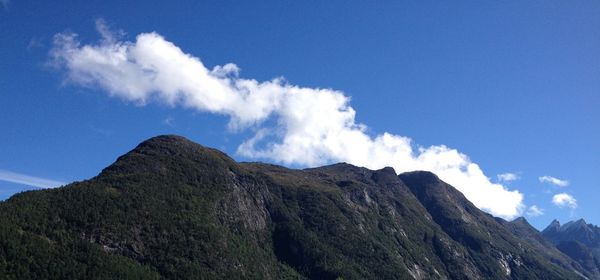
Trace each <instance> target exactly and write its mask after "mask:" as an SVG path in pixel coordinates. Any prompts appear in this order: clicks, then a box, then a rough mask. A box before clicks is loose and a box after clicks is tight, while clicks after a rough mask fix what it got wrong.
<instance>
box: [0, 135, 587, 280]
mask: <svg viewBox="0 0 600 280" xmlns="http://www.w3.org/2000/svg"><path fill="white" fill-rule="evenodd" d="M0 223H1V224H2V225H3V226H2V227H1V228H0V275H2V277H4V278H6V279H57V278H59V279H67V278H68V279H107V278H113V279H114V278H120V279H160V278H165V279H197V278H201V279H240V278H245V279H303V278H311V279H336V278H338V277H341V278H343V279H583V275H589V273H588V272H587V271H585V270H584V269H582V268H581V267H579V266H575V265H572V264H570V263H569V262H570V259H569V258H568V257H566V256H564V255H561V253H560V252H552V253H548V252H547V251H546V250H545V249H543V248H542V247H541V246H540V245H539V244H536V243H535V242H534V241H532V240H531V239H530V238H524V237H523V236H519V234H516V233H515V231H511V229H510V226H509V225H507V224H506V223H507V222H504V221H502V220H499V219H495V218H493V217H492V216H490V215H488V214H486V213H484V212H482V211H480V210H479V209H477V208H476V207H475V206H474V205H473V204H471V203H470V202H469V201H468V200H466V198H465V197H464V196H463V195H462V194H461V193H460V192H458V191H457V190H456V189H454V188H453V187H451V186H450V185H448V184H446V183H444V182H443V181H441V180H440V179H439V178H438V177H437V176H435V175H434V174H432V173H429V172H411V173H405V174H400V175H399V176H397V174H396V173H395V171H394V170H393V169H392V168H384V169H381V170H369V169H365V168H361V167H356V166H352V165H349V164H344V163H340V164H334V165H330V166H324V167H319V168H311V169H304V170H295V169H287V168H284V167H280V166H275V165H269V164H263V163H237V162H235V161H234V160H232V159H231V158H229V157H228V156H227V155H225V154H224V153H222V152H220V151H218V150H214V149H210V148H206V147H203V146H201V145H199V144H196V143H193V142H191V141H189V140H187V139H185V138H183V137H179V136H158V137H154V138H151V139H149V140H147V141H144V142H143V143H141V144H140V145H138V146H137V147H136V148H135V149H133V150H132V151H130V152H129V153H127V154H125V155H123V156H121V157H119V158H118V159H117V161H116V162H115V163H114V164H112V165H111V166H109V167H107V168H106V169H104V170H103V171H102V172H101V173H100V174H99V175H98V176H96V177H94V178H91V179H90V180H86V181H82V182H76V183H73V184H70V185H68V186H65V187H62V188H58V189H50V190H42V191H29V192H25V193H21V194H18V195H15V196H13V197H12V198H10V199H9V200H7V201H6V202H2V203H0ZM554 255H556V256H559V257H554V258H553V257H551V256H554Z"/></svg>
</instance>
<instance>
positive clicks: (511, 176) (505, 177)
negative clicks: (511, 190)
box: [497, 172, 521, 182]
mask: <svg viewBox="0 0 600 280" xmlns="http://www.w3.org/2000/svg"><path fill="white" fill-rule="evenodd" d="M497 176H498V181H500V182H512V181H516V180H519V179H521V177H519V174H516V173H508V172H507V173H502V174H498V175H497Z"/></svg>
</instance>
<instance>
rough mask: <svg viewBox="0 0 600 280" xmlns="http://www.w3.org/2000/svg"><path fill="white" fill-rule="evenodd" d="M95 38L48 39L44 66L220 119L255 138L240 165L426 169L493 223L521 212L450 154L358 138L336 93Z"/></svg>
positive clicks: (120, 93)
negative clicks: (257, 161) (254, 161)
mask: <svg viewBox="0 0 600 280" xmlns="http://www.w3.org/2000/svg"><path fill="white" fill-rule="evenodd" d="M97 29H98V30H99V32H100V33H101V35H102V36H103V39H102V40H100V41H99V42H98V43H96V44H81V43H80V42H79V41H78V40H77V35H75V34H69V33H62V34H57V35H56V36H55V38H54V48H53V50H52V52H51V57H52V60H53V62H54V63H55V65H57V66H58V67H60V68H62V69H64V70H66V72H67V81H69V82H71V83H73V84H77V85H83V86H89V87H100V88H103V89H104V90H106V91H107V92H108V93H109V94H110V95H111V96H115V97H118V98H121V99H124V100H126V101H129V102H134V103H136V104H141V105H143V104H146V103H148V102H161V103H166V104H169V105H172V106H177V105H179V106H183V107H186V108H192V109H195V110H198V111H203V112H211V113H216V114H220V115H225V116H228V117H229V118H230V122H229V128H230V129H232V130H242V129H249V130H251V131H253V132H254V133H255V134H254V136H253V137H251V138H250V139H247V140H246V141H244V142H243V143H242V144H241V145H240V146H239V147H238V150H237V152H238V154H239V155H242V156H245V157H249V158H262V159H270V160H273V161H276V162H280V163H283V164H296V165H302V166H316V165H322V164H327V163H331V162H338V161H345V162H349V163H352V164H355V165H360V166H365V167H368V168H372V169H375V168H382V167H385V166H392V167H394V168H395V169H396V171H397V172H405V171H412V170H429V171H432V172H434V173H436V174H437V175H438V176H439V177H440V178H441V179H443V180H444V181H446V182H448V183H450V184H452V185H453V186H455V187H456V188H457V189H458V190H460V191H461V192H462V193H463V194H464V195H465V196H466V197H467V198H468V199H469V200H471V201H472V202H473V203H474V204H475V205H477V206H478V207H479V208H481V209H483V210H485V211H488V212H490V213H491V214H493V215H496V216H501V217H504V218H512V217H516V216H518V215H520V214H521V212H522V208H523V205H522V201H523V195H522V194H521V193H520V192H518V191H516V190H508V189H507V188H506V187H504V186H502V185H501V184H497V183H492V182H491V181H490V179H489V178H488V177H486V176H485V174H484V173H483V171H482V170H481V168H480V167H479V165H477V164H476V163H474V162H472V161H471V160H470V159H469V158H468V157H467V156H466V155H464V154H462V153H460V152H459V151H457V150H455V149H452V148H448V147H446V146H444V145H439V146H431V147H420V146H416V145H414V144H413V143H412V140H411V139H410V138H408V137H404V136H399V135H394V134H391V133H387V132H386V133H383V134H379V135H376V136H371V135H369V134H367V133H366V130H367V126H365V125H363V124H361V123H357V122H356V120H355V115H356V112H355V111H354V109H353V108H352V107H351V106H350V104H349V103H350V98H349V97H348V96H346V95H344V93H343V92H341V91H338V90H333V89H326V88H307V87H300V86H295V85H291V84H289V83H288V82H286V81H285V80H284V79H282V78H276V79H273V80H270V81H264V82H259V81H257V80H253V79H245V78H240V76H239V73H240V69H239V68H238V66H237V65H235V64H231V63H230V64H226V65H223V66H215V67H213V68H212V69H208V68H207V67H206V66H205V65H204V64H203V63H202V61H201V60H200V59H199V58H198V57H194V56H192V55H189V54H186V53H184V52H183V51H182V50H181V49H180V48H178V47H177V46H176V45H174V44H173V43H171V42H169V41H167V40H165V38H163V37H162V36H160V35H159V34H157V33H154V32H153V33H142V34H139V35H138V36H137V37H136V40H135V42H129V41H118V40H115V36H113V35H111V34H110V33H107V29H106V26H105V25H104V24H103V22H99V23H98V27H97ZM266 120H273V121H269V122H266ZM273 124H274V125H273Z"/></svg>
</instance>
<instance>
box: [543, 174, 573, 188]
mask: <svg viewBox="0 0 600 280" xmlns="http://www.w3.org/2000/svg"><path fill="white" fill-rule="evenodd" d="M538 179H539V180H540V182H541V183H549V184H552V185H555V186H559V187H566V186H568V185H569V181H567V180H561V179H558V178H555V177H552V176H542V177H539V178H538Z"/></svg>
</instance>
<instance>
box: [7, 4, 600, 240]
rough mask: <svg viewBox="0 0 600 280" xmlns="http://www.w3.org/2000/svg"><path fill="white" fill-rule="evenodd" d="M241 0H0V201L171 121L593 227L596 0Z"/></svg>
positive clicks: (226, 140)
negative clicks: (411, 174)
mask: <svg viewBox="0 0 600 280" xmlns="http://www.w3.org/2000/svg"><path fill="white" fill-rule="evenodd" d="M45 2H47V3H45ZM124 2H127V3H124ZM241 2H243V3H240V1H180V2H178V4H177V5H174V4H173V3H169V2H164V1H160V2H150V1H86V2H81V3H78V2H77V1H72V2H66V1H64V2H62V1H41V3H40V1H16V0H2V1H0V130H1V132H0V199H6V198H8V197H10V196H11V195H12V194H14V193H17V192H20V191H23V190H30V189H42V188H49V187H57V186H60V185H64V184H67V183H69V182H73V181H80V180H85V179H87V178H91V177H93V176H95V175H97V174H98V173H99V172H100V171H101V170H102V169H103V168H104V167H106V166H108V165H110V164H111V163H112V162H114V161H115V160H116V158H117V157H118V156H119V155H122V154H124V153H126V152H127V151H129V150H131V149H132V148H134V147H135V146H136V145H137V144H138V143H140V142H141V141H143V140H145V139H147V138H149V137H152V136H156V135H160V134H178V135H182V136H185V137H187V138H189V139H191V140H193V141H195V142H198V143H200V144H202V145H205V146H210V147H214V148H218V149H221V150H223V151H224V152H226V153H228V154H229V155H230V156H232V157H233V158H234V159H236V160H238V161H265V162H271V163H276V164H281V165H285V166H288V167H292V168H304V167H312V166H319V165H325V164H330V163H335V162H340V161H344V162H349V163H352V164H355V165H359V166H365V167H368V168H372V169H377V168H382V167H385V166H392V167H394V168H395V170H396V171H397V172H405V171H411V170H429V171H433V172H435V173H436V174H437V175H438V176H439V177H440V178H442V179H443V180H445V181H446V182H448V183H450V184H452V185H454V186H455V187H456V188H457V189H458V190H460V191H461V192H463V194H465V196H466V197H467V198H468V199H469V200H471V202H473V203H474V204H475V205H476V206H478V207H479V208H481V209H482V210H484V211H486V212H489V213H491V214H493V215H495V216H498V217H502V218H505V219H509V220H510V219H513V218H515V217H518V216H525V217H526V218H527V219H528V220H529V221H530V222H531V223H532V224H533V225H534V226H536V227H537V228H539V229H542V228H544V227H545V226H546V225H548V224H549V223H550V222H551V221H552V220H553V219H558V220H559V221H561V222H563V223H564V222H567V221H569V220H573V219H579V218H584V219H585V220H586V221H588V222H590V223H593V224H597V225H598V224H600V217H598V216H597V214H596V213H599V212H600V205H599V204H598V203H596V201H598V199H600V192H599V191H598V188H599V187H600V183H598V180H597V178H596V177H597V174H600V122H599V121H598V120H600V109H599V106H600V28H598V27H599V26H600V17H598V16H597V15H598V14H600V3H599V2H597V1H569V2H566V1H461V2H454V3H444V2H433V1H418V2H417V1H380V2H378V3H375V4H374V3H365V2H364V1H252V3H251V1H241Z"/></svg>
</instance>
